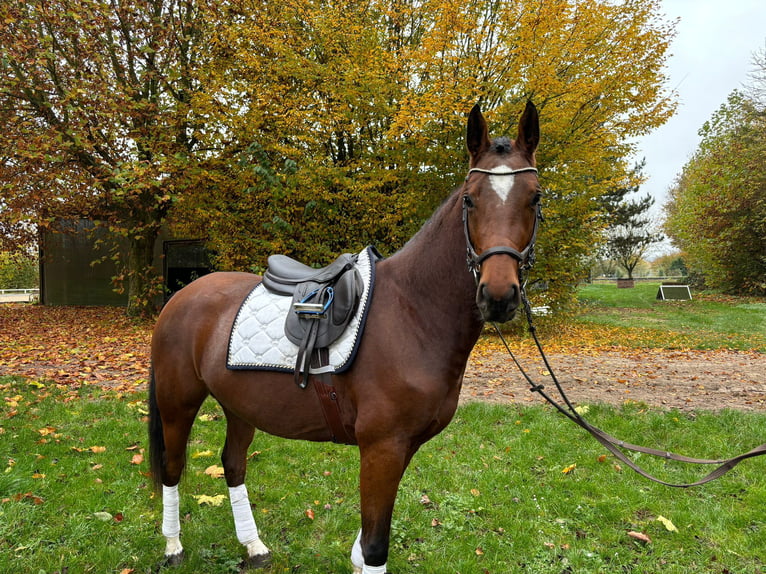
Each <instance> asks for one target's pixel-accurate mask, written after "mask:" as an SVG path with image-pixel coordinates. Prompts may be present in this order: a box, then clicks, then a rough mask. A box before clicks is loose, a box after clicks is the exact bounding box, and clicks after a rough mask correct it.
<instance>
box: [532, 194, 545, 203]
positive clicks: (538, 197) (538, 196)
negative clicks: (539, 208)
mask: <svg viewBox="0 0 766 574" xmlns="http://www.w3.org/2000/svg"><path fill="white" fill-rule="evenodd" d="M542 199H543V194H542V193H541V192H539V191H538V192H537V193H536V194H535V196H534V197H533V198H532V205H538V204H539V203H540V201H541V200H542Z"/></svg>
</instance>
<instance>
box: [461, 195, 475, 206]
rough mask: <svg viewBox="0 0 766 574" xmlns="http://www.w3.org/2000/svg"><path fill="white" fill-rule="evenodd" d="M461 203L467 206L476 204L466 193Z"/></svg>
mask: <svg viewBox="0 0 766 574" xmlns="http://www.w3.org/2000/svg"><path fill="white" fill-rule="evenodd" d="M463 205H465V206H466V207H467V208H469V209H470V208H472V207H476V204H475V203H474V202H473V198H472V197H471V196H470V195H468V194H466V195H464V196H463Z"/></svg>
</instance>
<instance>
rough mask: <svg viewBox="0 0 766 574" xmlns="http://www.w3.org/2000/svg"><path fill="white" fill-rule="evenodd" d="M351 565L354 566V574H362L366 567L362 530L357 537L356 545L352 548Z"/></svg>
mask: <svg viewBox="0 0 766 574" xmlns="http://www.w3.org/2000/svg"><path fill="white" fill-rule="evenodd" d="M351 564H353V566H354V574H361V572H362V568H363V567H364V556H363V555H362V529H361V528H360V529H359V534H357V535H356V540H355V541H354V545H353V546H352V547H351Z"/></svg>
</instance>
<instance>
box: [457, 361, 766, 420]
mask: <svg viewBox="0 0 766 574" xmlns="http://www.w3.org/2000/svg"><path fill="white" fill-rule="evenodd" d="M548 358H549V361H550V363H551V367H552V369H553V370H554V372H555V373H556V375H557V376H558V378H559V381H560V382H561V383H562V386H563V387H564V390H565V391H566V393H567V394H568V396H569V397H570V399H571V400H572V401H573V402H575V403H593V402H606V403H610V404H613V405H619V404H622V403H624V402H626V401H636V402H643V403H646V404H648V405H650V406H655V407H661V408H677V409H683V410H695V409H706V410H718V409H722V408H732V409H740V410H757V411H764V412H766V354H762V353H755V352H737V351H667V350H651V349H649V350H644V349H640V350H633V351H624V350H620V351H616V350H615V351H612V350H607V351H603V350H602V351H599V352H594V353H588V352H585V353H583V354H580V355H575V354H561V353H554V354H551V355H549V357H548ZM520 361H521V362H522V364H523V365H525V368H526V369H527V372H528V373H529V374H530V376H532V377H533V378H534V379H536V380H539V382H541V383H543V384H545V385H546V390H549V391H551V392H553V391H554V390H555V387H554V385H553V384H552V382H551V381H550V380H549V379H547V380H546V377H545V376H544V375H545V373H546V372H547V370H546V368H545V366H544V365H543V363H542V361H541V360H540V359H539V358H538V357H532V356H525V357H523V358H520ZM527 388H528V386H527V383H526V381H525V380H524V379H523V378H522V376H521V375H520V374H519V372H518V370H517V369H516V367H515V366H514V365H513V363H512V362H511V359H510V357H508V356H507V355H505V354H503V353H501V352H499V351H498V352H493V353H489V354H483V355H481V356H477V355H474V356H473V357H472V358H471V360H470V362H469V366H468V370H467V372H466V376H465V381H464V389H463V394H462V398H463V400H464V401H466V400H485V401H498V402H518V403H535V402H539V401H542V398H541V397H540V396H539V395H537V394H535V393H531V392H529V391H528V390H527Z"/></svg>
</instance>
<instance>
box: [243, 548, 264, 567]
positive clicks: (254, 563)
mask: <svg viewBox="0 0 766 574" xmlns="http://www.w3.org/2000/svg"><path fill="white" fill-rule="evenodd" d="M269 564H271V553H270V552H267V553H266V554H255V555H254V556H250V557H248V559H247V560H244V561H243V562H242V565H241V567H242V568H241V569H242V570H250V569H258V568H266V566H268V565H269Z"/></svg>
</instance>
